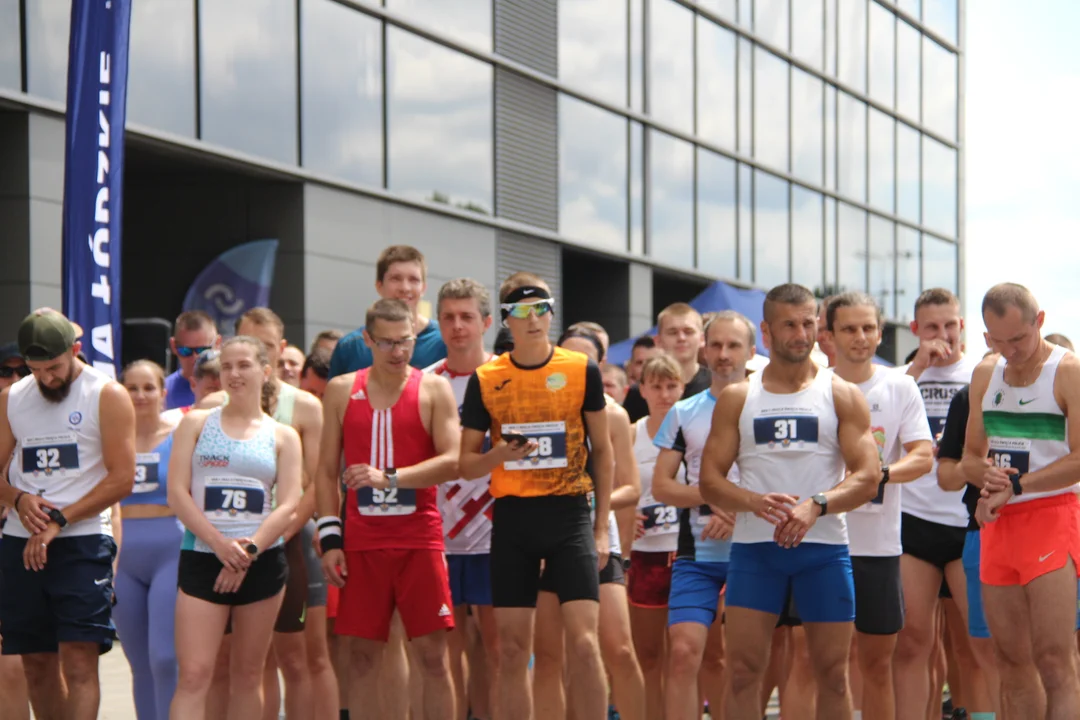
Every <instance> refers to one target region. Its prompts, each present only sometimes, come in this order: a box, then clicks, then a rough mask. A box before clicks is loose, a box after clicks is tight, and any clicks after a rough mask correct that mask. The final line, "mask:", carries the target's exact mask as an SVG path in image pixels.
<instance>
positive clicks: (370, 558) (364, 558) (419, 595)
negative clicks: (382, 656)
mask: <svg viewBox="0 0 1080 720" xmlns="http://www.w3.org/2000/svg"><path fill="white" fill-rule="evenodd" d="M345 566H346V568H347V571H348V578H347V579H346V581H345V587H344V588H342V590H341V599H340V601H339V603H338V609H337V619H336V620H335V624H334V631H335V632H336V633H337V634H338V635H351V636H354V637H360V638H364V639H365V640H375V641H378V642H386V640H387V638H388V637H389V635H390V619H391V617H393V615H394V610H395V609H396V610H397V611H398V613H399V614H400V615H401V621H402V623H403V624H404V625H405V634H406V635H408V636H409V639H410V640H411V639H413V638H416V637H420V636H422V635H428V634H430V633H433V632H435V631H436V630H450V629H452V628H453V627H454V611H453V600H452V599H451V598H450V578H449V576H448V574H447V571H446V556H445V555H444V554H443V552H442V550H361V551H354V552H349V551H346V552H345Z"/></svg>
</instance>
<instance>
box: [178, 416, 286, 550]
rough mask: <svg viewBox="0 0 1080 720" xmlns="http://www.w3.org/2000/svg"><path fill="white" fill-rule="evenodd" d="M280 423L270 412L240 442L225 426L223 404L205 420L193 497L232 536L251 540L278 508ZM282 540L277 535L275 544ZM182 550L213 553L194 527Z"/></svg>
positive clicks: (196, 457) (194, 464) (194, 472)
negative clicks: (275, 492) (277, 432)
mask: <svg viewBox="0 0 1080 720" xmlns="http://www.w3.org/2000/svg"><path fill="white" fill-rule="evenodd" d="M276 427H277V423H276V422H275V421H274V420H273V419H271V418H270V417H269V416H264V417H263V420H262V424H261V425H260V427H259V429H258V431H257V432H256V433H255V435H254V436H253V437H251V438H248V439H246V440H238V439H236V438H234V437H231V436H229V435H226V434H225V431H224V430H222V428H221V408H220V407H218V408H214V410H212V411H211V412H210V414H209V415H208V416H207V418H206V422H205V423H204V424H203V427H202V432H200V433H199V440H198V442H196V443H195V451H194V452H193V453H192V456H191V498H192V500H194V501H195V505H196V506H197V507H198V508H199V509H200V510H202V511H203V513H204V514H205V515H206V518H207V520H209V521H210V524H212V525H213V526H214V527H215V528H216V529H217V530H218V531H219V532H220V533H221V534H222V535H224V536H225V537H227V538H245V537H247V538H250V537H251V536H252V535H254V534H255V531H256V530H258V529H259V526H260V525H262V522H263V520H265V519H266V516H267V515H268V514H269V513H270V509H271V507H272V500H271V494H272V491H273V489H274V487H275V486H276V485H277V443H276V438H275V428H276ZM279 544H281V538H280V537H279V538H277V540H275V542H274V543H273V545H272V547H273V546H276V545H279ZM182 548H183V549H184V550H195V551H198V552H213V550H212V549H211V548H210V546H209V545H207V544H206V543H204V542H203V541H202V540H200V539H199V538H197V537H195V535H194V534H193V533H192V532H191V531H190V530H189V531H187V532H186V533H185V535H184V541H183V545H182Z"/></svg>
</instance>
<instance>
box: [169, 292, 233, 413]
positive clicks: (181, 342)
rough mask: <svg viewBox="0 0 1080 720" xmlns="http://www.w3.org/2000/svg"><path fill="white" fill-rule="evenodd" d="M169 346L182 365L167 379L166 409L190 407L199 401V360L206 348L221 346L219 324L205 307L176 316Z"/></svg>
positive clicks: (218, 347)
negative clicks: (196, 388) (196, 382)
mask: <svg viewBox="0 0 1080 720" xmlns="http://www.w3.org/2000/svg"><path fill="white" fill-rule="evenodd" d="M169 348H170V349H171V350H172V352H173V355H175V356H176V360H177V363H178V364H179V367H178V368H177V370H176V372H174V373H173V374H172V375H169V376H168V377H167V378H165V409H166V410H172V409H173V408H179V407H187V406H189V405H194V404H195V391H194V390H193V389H192V380H193V378H194V376H195V361H196V359H198V357H199V355H200V354H201V353H203V352H205V351H206V350H211V349H214V350H217V349H220V348H221V338H220V337H218V333H217V326H216V325H215V324H214V320H213V318H211V317H210V316H209V315H207V314H206V313H205V312H203V311H202V310H188V311H186V312H182V313H180V316H179V317H178V318H176V325H175V326H174V330H173V336H172V337H171V338H169Z"/></svg>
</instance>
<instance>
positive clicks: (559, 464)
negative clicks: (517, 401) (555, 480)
mask: <svg viewBox="0 0 1080 720" xmlns="http://www.w3.org/2000/svg"><path fill="white" fill-rule="evenodd" d="M502 432H503V433H520V434H521V435H524V436H525V437H527V438H529V439H530V440H535V441H536V444H537V448H536V450H535V451H533V453H532V454H531V455H528V456H526V457H525V458H524V459H523V460H509V461H507V462H505V463H503V467H504V468H506V469H507V470H546V469H548V468H564V467H566V466H567V461H566V423H565V422H543V423H517V424H507V425H503V426H502Z"/></svg>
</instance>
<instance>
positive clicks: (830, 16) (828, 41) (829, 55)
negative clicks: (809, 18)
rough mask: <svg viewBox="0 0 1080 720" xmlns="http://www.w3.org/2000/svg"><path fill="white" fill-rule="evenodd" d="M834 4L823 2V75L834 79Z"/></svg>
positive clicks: (827, 0) (830, 0) (829, 0)
mask: <svg viewBox="0 0 1080 720" xmlns="http://www.w3.org/2000/svg"><path fill="white" fill-rule="evenodd" d="M836 2H837V0H825V74H826V75H828V76H829V77H833V78H834V77H836V12H837V9H836Z"/></svg>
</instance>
